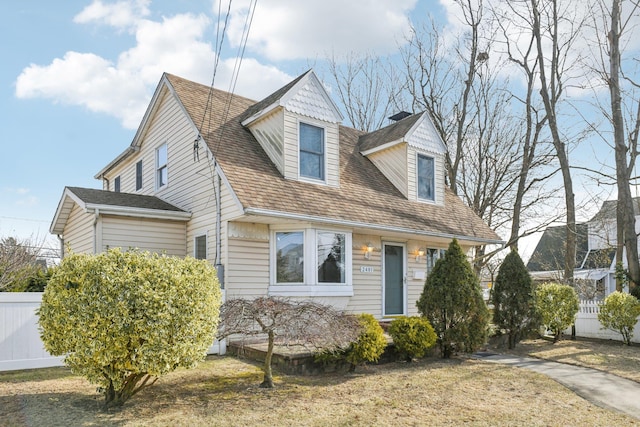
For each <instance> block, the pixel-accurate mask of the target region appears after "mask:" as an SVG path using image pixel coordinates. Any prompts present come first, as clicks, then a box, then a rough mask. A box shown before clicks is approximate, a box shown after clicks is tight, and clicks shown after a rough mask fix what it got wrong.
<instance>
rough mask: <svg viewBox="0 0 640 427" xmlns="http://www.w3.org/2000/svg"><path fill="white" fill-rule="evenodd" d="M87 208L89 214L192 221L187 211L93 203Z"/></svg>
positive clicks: (88, 204)
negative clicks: (97, 213)
mask: <svg viewBox="0 0 640 427" xmlns="http://www.w3.org/2000/svg"><path fill="white" fill-rule="evenodd" d="M85 208H86V211H87V212H96V211H97V212H99V213H100V214H101V215H117V216H130V217H138V218H149V219H168V220H174V221H188V220H189V219H191V212H185V211H170V210H164V209H147V208H134V207H131V206H115V205H102V204H93V203H87V204H86V206H85Z"/></svg>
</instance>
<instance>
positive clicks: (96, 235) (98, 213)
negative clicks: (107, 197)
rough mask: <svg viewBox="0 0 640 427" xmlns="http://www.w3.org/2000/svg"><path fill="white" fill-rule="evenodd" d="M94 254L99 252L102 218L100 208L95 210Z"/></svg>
mask: <svg viewBox="0 0 640 427" xmlns="http://www.w3.org/2000/svg"><path fill="white" fill-rule="evenodd" d="M93 213H94V219H93V254H94V255H95V254H97V253H98V219H99V218H100V209H98V208H95V210H94V211H93Z"/></svg>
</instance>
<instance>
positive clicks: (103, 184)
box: [102, 176, 109, 191]
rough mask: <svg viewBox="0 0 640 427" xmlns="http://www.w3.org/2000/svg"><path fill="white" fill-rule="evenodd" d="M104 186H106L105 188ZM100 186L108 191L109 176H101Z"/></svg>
mask: <svg viewBox="0 0 640 427" xmlns="http://www.w3.org/2000/svg"><path fill="white" fill-rule="evenodd" d="M105 186H106V188H105ZM102 188H104V189H105V190H107V191H109V178H106V177H104V176H103V177H102Z"/></svg>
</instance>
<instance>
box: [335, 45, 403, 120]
mask: <svg viewBox="0 0 640 427" xmlns="http://www.w3.org/2000/svg"><path fill="white" fill-rule="evenodd" d="M327 63H328V69H329V74H330V75H331V79H332V80H333V82H334V83H335V92H336V94H337V95H338V99H339V100H340V103H341V104H342V107H343V109H344V111H345V113H346V115H347V119H348V120H349V122H350V123H351V125H352V126H353V127H354V128H356V129H359V130H362V131H366V132H370V131H374V130H377V129H380V128H381V127H382V126H383V124H384V121H385V118H387V117H388V116H389V115H391V114H393V113H397V112H398V111H399V110H403V109H404V107H403V106H402V100H401V96H400V94H401V92H402V89H403V85H402V83H401V82H402V79H400V78H398V76H397V75H396V74H397V71H396V69H395V67H394V66H393V65H392V64H391V63H390V62H389V61H387V60H385V59H384V58H380V57H375V56H372V55H370V54H364V55H355V54H351V55H348V56H346V57H345V58H336V57H335V56H334V57H331V58H330V59H328V60H327Z"/></svg>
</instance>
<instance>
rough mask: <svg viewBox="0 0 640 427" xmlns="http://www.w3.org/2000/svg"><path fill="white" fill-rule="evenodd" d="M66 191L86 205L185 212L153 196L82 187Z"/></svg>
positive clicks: (70, 188)
mask: <svg viewBox="0 0 640 427" xmlns="http://www.w3.org/2000/svg"><path fill="white" fill-rule="evenodd" d="M67 190H69V191H70V192H72V193H73V194H74V195H76V196H77V197H78V198H79V199H80V200H82V201H83V202H84V203H86V204H92V205H105V206H114V207H115V206H117V207H128V208H140V209H154V210H162V211H174V212H185V211H184V210H182V209H180V208H178V207H176V206H174V205H172V204H170V203H167V202H165V201H164V200H162V199H159V198H157V197H155V196H143V195H141V194H130V193H116V192H114V191H105V190H97V189H94V188H82V187H67Z"/></svg>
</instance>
